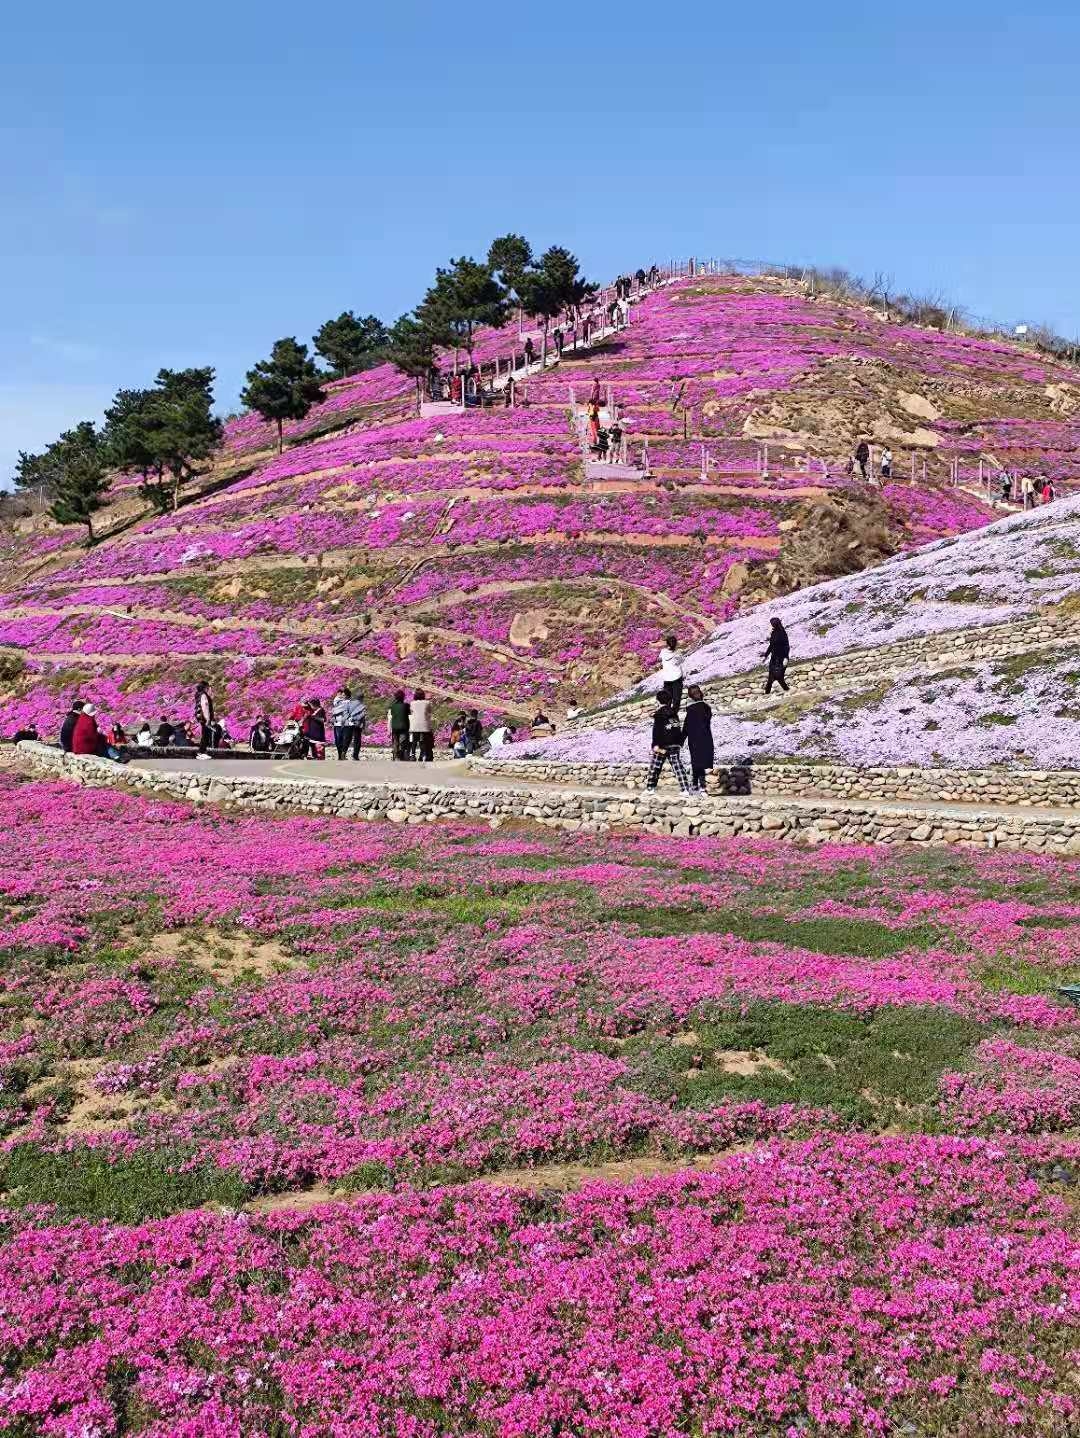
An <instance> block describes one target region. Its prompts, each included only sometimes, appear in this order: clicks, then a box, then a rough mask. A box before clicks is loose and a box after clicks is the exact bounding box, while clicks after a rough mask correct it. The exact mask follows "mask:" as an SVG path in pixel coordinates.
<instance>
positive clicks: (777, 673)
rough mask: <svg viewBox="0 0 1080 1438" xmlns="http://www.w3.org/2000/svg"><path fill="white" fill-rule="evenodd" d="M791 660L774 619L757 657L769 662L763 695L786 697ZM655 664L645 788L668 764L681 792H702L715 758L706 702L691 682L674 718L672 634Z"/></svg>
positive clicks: (678, 684) (678, 674) (678, 676)
mask: <svg viewBox="0 0 1080 1438" xmlns="http://www.w3.org/2000/svg"><path fill="white" fill-rule="evenodd" d="M790 657H791V641H790V640H789V638H788V633H787V630H786V629H785V628H784V625H783V621H782V620H780V619H778V618H775V617H774V618H773V619H771V620H770V621H769V639H768V643H767V644H766V646H765V652H764V654H763V655H762V658H763V659H765V660H766V661H767V663H768V669H767V672H766V678H765V693H766V694H771V693H772V688H773V685H774V684H779V685H780V688H781V689H782V690H783V691H784V693H785V694H786V693H788V683H787V666H788V660H789V659H790ZM659 660H660V691H659V693H658V694H657V696H656V712H655V713H654V715H653V721H652V754H651V757H650V761H649V773H648V777H647V778H646V781H645V787H646V788H647V789H655V788H656V786H657V785H658V784H659V782H660V775H661V774H662V773H663V769H664V765H665V764H669V765H670V766H671V771H672V773H673V774H674V775H675V778H676V779H677V780H678V784H679V788H680V789H681V790H682V791H683V793H684V794H692V793H697V792H702V791H704V789H705V779H706V775H707V774H708V771H709V770H710V769H711V768H712V766H713V760H714V757H715V752H714V746H713V733H712V709H711V708H710V707H709V705H708V704H707V703H706V701H705V695H704V694H703V693H702V690H701V687H700V685H698V684H691V685H690V687H689V689H688V690H687V697H688V698H689V700H690V702H689V704H688V705H687V706H686V711H685V713H684V714H683V717H682V718H681V719H680V718H679V711H680V709H681V708H682V695H683V681H684V674H683V660H682V655H681V654H680V653H679V641H678V639H677V637H676V636H675V635H674V634H669V635H667V637H666V638H665V639H664V645H663V648H662V649H661V650H660V654H659ZM684 744H685V745H686V746H687V749H688V751H689V755H690V772H689V773H687V769H686V763H685V761H684V759H683V756H682V749H683V745H684Z"/></svg>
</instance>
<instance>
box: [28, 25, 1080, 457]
mask: <svg viewBox="0 0 1080 1438" xmlns="http://www.w3.org/2000/svg"><path fill="white" fill-rule="evenodd" d="M10 10H11V11H12V12H14V13H9V14H8V15H7V16H6V18H5V22H4V32H3V41H4V43H3V46H2V49H0V182H2V190H0V193H2V195H3V200H4V203H3V216H4V218H3V223H2V224H0V275H2V278H3V282H2V285H0V299H2V303H0V480H2V479H3V477H4V476H5V475H6V474H7V473H8V472H9V470H10V466H11V462H12V461H13V459H14V457H15V453H16V451H17V450H18V449H19V448H20V447H23V448H37V447H40V446H41V445H42V444H44V443H45V442H47V441H48V440H49V439H51V438H53V437H54V436H55V434H56V433H57V432H58V431H59V430H60V429H61V428H63V427H65V426H66V425H68V424H70V423H72V422H74V421H76V420H78V419H80V418H84V417H94V416H97V415H98V414H99V413H100V411H101V408H102V407H103V405H104V404H105V403H106V402H107V401H108V398H109V397H110V395H111V394H112V393H113V392H114V391H115V390H116V389H117V388H118V387H120V386H131V385H139V384H143V383H147V382H149V381H150V380H151V379H152V377H153V375H154V373H155V372H156V370H157V369H158V368H159V367H160V366H161V365H170V366H173V365H187V364H213V365H215V366H216V368H217V371H218V377H219V383H218V395H219V400H220V407H221V409H222V411H223V412H224V411H226V410H228V409H230V408H231V407H233V406H234V404H235V401H236V395H237V392H238V390H239V388H240V385H241V383H242V380H243V374H244V371H245V370H246V369H247V368H248V367H249V365H250V364H251V363H252V362H253V361H254V360H255V359H258V358H261V357H262V356H263V355H264V353H265V352H267V351H268V350H269V348H270V345H271V343H272V342H273V341H274V340H275V339H276V338H278V337H279V336H281V335H286V334H296V335H297V336H299V337H300V338H302V339H309V338H310V336H311V334H312V333H313V331H314V330H315V329H316V328H317V327H318V326H319V324H320V323H321V322H322V321H323V320H324V319H326V318H327V317H329V316H330V315H336V314H338V313H339V312H340V311H341V310H342V309H346V308H351V309H356V310H359V311H363V312H368V311H374V312H375V313H377V314H380V315H382V316H384V317H386V318H392V317H394V316H395V315H397V314H399V313H400V312H401V311H403V310H405V309H408V308H409V307H410V306H411V305H412V304H413V303H414V302H415V301H416V300H417V299H418V298H419V296H420V294H421V293H422V291H423V289H424V287H425V285H426V283H427V281H428V279H429V278H430V275H431V273H432V271H433V270H434V267H435V265H436V264H438V263H441V262H444V261H445V260H446V259H447V258H449V257H450V256H451V255H456V254H461V253H477V254H479V253H481V252H483V250H484V249H485V248H486V246H487V243H488V241H489V240H490V239H491V238H492V236H493V235H495V234H498V233H502V232H504V231H506V230H508V229H512V230H517V231H521V232H524V233H525V234H527V235H528V236H529V237H530V238H531V239H532V240H533V242H534V244H535V245H537V246H540V247H542V246H545V245H547V244H551V243H564V244H567V245H569V246H570V247H571V248H573V249H574V250H575V251H576V252H577V253H578V254H579V256H580V257H581V259H582V261H583V263H584V265H585V267H586V268H587V270H588V271H589V272H590V273H591V274H592V275H594V276H595V277H598V278H606V277H608V276H610V275H611V274H612V273H614V272H615V271H617V270H619V269H621V268H623V267H625V266H633V265H636V264H637V263H638V262H639V261H642V260H648V259H650V258H654V257H655V258H658V259H662V258H664V257H666V256H669V255H687V254H702V255H733V256H739V257H746V258H765V259H776V260H786V259H791V260H800V261H815V262H819V263H831V264H842V265H845V266H847V267H848V268H850V269H853V270H855V271H856V272H859V273H870V274H872V273H873V272H874V271H876V270H882V271H885V272H887V273H891V274H892V275H893V276H894V277H895V280H896V281H897V283H898V284H899V285H900V286H901V287H904V288H908V289H912V290H916V291H941V292H943V293H945V294H947V295H948V296H949V297H950V298H952V299H953V300H954V301H956V302H958V303H960V304H963V305H966V306H967V307H968V308H969V309H971V310H973V311H975V312H977V313H981V314H989V315H995V316H1001V317H1002V318H1005V319H1008V320H1011V321H1019V320H1029V321H1032V322H1047V323H1050V324H1052V325H1054V326H1055V328H1057V329H1058V330H1060V331H1062V332H1063V333H1065V334H1067V335H1069V336H1073V335H1076V334H1078V333H1080V292H1078V289H1077V283H1076V277H1075V257H1076V254H1077V252H1078V249H1080V244H1078V241H1080V186H1078V185H1077V183H1076V176H1077V154H1078V145H1077V141H1078V138H1080V135H1078V131H1080V119H1078V107H1077V103H1076V95H1077V89H1078V86H1077V80H1078V67H1080V62H1078V59H1077V56H1078V55H1080V14H1078V13H1077V11H1076V10H1075V9H1074V8H1073V7H1070V6H1067V5H1066V4H1063V3H1062V4H1055V5H1046V4H1039V3H1036V4H1034V5H1030V6H1027V7H1022V6H1019V5H1017V4H1015V3H1010V4H1005V3H1002V0H982V3H979V4H974V3H967V0H961V3H949V0H938V3H935V4H928V3H924V0H905V3H904V4H902V5H897V6H890V5H881V4H878V5H874V4H868V3H865V0H864V3H859V4H854V3H847V0H844V3H833V4H826V5H824V6H821V7H818V8H817V9H815V7H813V6H808V5H807V4H806V3H805V0H802V3H799V4H794V3H787V0H772V3H770V4H769V5H762V6H755V5H740V6H737V7H727V6H719V5H715V4H714V5H700V4H698V5H681V6H680V5H669V6H657V5H648V6H646V5H639V4H632V3H625V4H621V5H614V4H610V3H607V0H593V3H590V4H580V3H575V4H568V3H565V0H547V3H545V0H534V3H528V4H518V5H502V6H495V7H477V6H475V5H471V6H470V5H460V4H458V5H454V4H446V3H440V4H437V5H435V4H429V3H421V0H394V3H393V4H379V5H377V6H372V5H370V4H365V3H364V0H360V3H355V0H354V3H352V4H338V3H324V4H312V5H309V6H304V5H297V4H290V5H286V4H283V3H280V0H261V3H259V4H253V3H248V0H218V3H216V4H213V5H211V4H208V3H205V0H187V3H185V4H184V5H182V6H179V5H151V4H147V3H145V0H142V3H139V4H134V3H131V0H107V3H106V4H104V5H86V4H85V3H84V0H80V3H77V4H76V3H72V0H59V3H53V4H51V5H25V4H24V5H18V6H15V5H13V6H11V7H10ZM474 18H476V19H477V21H478V24H477V25H476V27H475V28H473V27H472V25H471V23H470V22H471V21H472V20H473V19H474Z"/></svg>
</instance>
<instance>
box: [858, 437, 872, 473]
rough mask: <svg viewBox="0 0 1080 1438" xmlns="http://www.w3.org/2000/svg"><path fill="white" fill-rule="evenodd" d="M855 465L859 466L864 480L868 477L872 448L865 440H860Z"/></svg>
mask: <svg viewBox="0 0 1080 1438" xmlns="http://www.w3.org/2000/svg"><path fill="white" fill-rule="evenodd" d="M855 463H856V464H857V465H858V466H859V473H860V474H861V475H862V477H863V479H866V478H867V477H868V471H867V465H868V464H869V463H870V446H869V445H868V444H867V442H866V440H865V439H860V440H859V442H858V444H857V445H856V446H855Z"/></svg>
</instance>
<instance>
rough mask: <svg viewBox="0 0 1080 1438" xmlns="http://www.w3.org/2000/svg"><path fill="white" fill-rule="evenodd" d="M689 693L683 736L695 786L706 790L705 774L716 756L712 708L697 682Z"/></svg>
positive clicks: (684, 716)
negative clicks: (688, 752)
mask: <svg viewBox="0 0 1080 1438" xmlns="http://www.w3.org/2000/svg"><path fill="white" fill-rule="evenodd" d="M687 693H688V694H689V696H690V703H689V704H688V705H687V706H686V713H685V714H684V715H683V738H684V739H685V740H686V744H687V747H688V748H689V750H690V773H691V775H692V780H693V787H694V788H695V789H699V790H701V791H702V792H704V789H705V775H706V774H707V773H708V771H709V770H710V769H711V768H712V766H713V761H714V759H715V757H716V753H715V749H714V747H713V736H712V710H711V709H710V708H709V706H708V704H706V702H705V696H704V694H702V692H701V689H700V687H699V686H698V685H697V684H691V685H690V688H689V690H688V691H687Z"/></svg>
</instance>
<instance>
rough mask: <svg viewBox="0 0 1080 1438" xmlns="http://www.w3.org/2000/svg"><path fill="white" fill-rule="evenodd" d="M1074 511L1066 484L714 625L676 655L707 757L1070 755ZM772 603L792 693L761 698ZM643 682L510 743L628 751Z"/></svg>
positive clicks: (1078, 644)
mask: <svg viewBox="0 0 1080 1438" xmlns="http://www.w3.org/2000/svg"><path fill="white" fill-rule="evenodd" d="M1078 521H1080V496H1074V497H1073V498H1071V499H1066V500H1063V501H1060V502H1058V503H1056V504H1054V505H1052V506H1049V507H1046V508H1043V509H1039V510H1035V511H1033V512H1031V513H1029V514H1016V515H1013V516H1011V517H1010V518H1008V519H1002V520H999V521H997V522H996V523H995V524H993V525H991V526H990V527H988V528H986V529H983V530H980V531H977V532H974V533H969V534H965V535H962V536H960V537H959V538H956V539H951V540H940V541H938V542H937V543H935V544H931V545H929V546H927V547H926V548H925V549H921V550H919V551H917V552H916V553H914V554H910V555H905V556H900V557H898V558H895V559H892V560H889V561H888V562H886V563H884V564H882V565H880V566H878V567H877V568H875V569H871V570H868V571H867V572H865V573H863V574H858V575H852V576H850V577H848V578H846V579H842V580H838V581H830V582H827V583H824V584H818V585H815V586H812V587H811V588H809V589H806V590H803V591H801V592H800V593H798V594H795V595H791V596H788V597H787V598H786V599H784V600H782V601H779V602H774V603H772V604H769V605H762V606H760V607H758V608H756V609H752V610H749V611H747V612H746V613H745V614H743V615H741V616H740V617H739V618H737V619H735V620H733V621H731V622H729V623H727V624H724V625H721V626H720V627H719V628H718V629H717V630H716V632H715V633H714V634H713V635H712V636H711V638H710V639H709V640H708V642H707V643H706V644H704V645H702V646H701V647H700V648H699V649H697V650H696V651H695V652H694V653H693V654H692V655H691V656H689V661H688V663H687V665H686V673H687V678H688V681H689V682H695V681H696V682H698V683H700V684H702V685H703V686H704V687H705V689H706V697H707V699H708V700H709V702H710V704H711V705H712V707H713V710H714V731H715V733H716V737H717V740H718V748H719V759H720V760H721V761H724V760H726V761H732V760H736V759H740V760H741V759H748V758H749V759H753V758H759V759H760V758H766V757H773V758H776V757H780V758H783V757H793V756H796V755H797V756H798V757H799V758H800V759H803V760H806V759H834V760H841V761H844V762H846V763H851V764H856V765H866V764H874V763H879V764H896V765H954V766H964V767H973V768H978V767H982V766H985V765H990V764H997V763H1006V762H1007V763H1014V764H1017V763H1018V764H1026V765H1028V766H1030V767H1032V768H1036V769H1042V768H1074V767H1075V766H1076V761H1077V755H1078V754H1080V703H1078V702H1077V685H1078V682H1080V526H1078ZM774 613H775V614H777V615H779V616H780V617H781V618H782V620H783V622H784V625H785V627H786V629H787V631H788V633H789V635H790V637H791V643H792V660H793V668H792V669H791V670H790V671H789V682H790V686H791V692H790V693H789V694H783V693H781V692H780V691H779V690H776V689H774V691H773V693H772V694H771V695H770V696H766V695H765V694H764V693H763V692H762V691H763V684H762V679H763V669H762V660H761V653H762V650H763V648H764V646H765V641H766V638H767V635H768V630H769V618H770V616H771V615H772V614H774ZM655 688H656V681H655V680H653V681H649V682H647V683H646V684H645V685H642V686H639V688H638V689H637V690H635V691H634V692H632V693H630V694H627V695H625V696H623V697H622V699H621V700H618V701H616V702H615V703H613V704H611V705H609V706H608V707H607V708H606V709H604V710H603V711H601V712H599V713H597V714H593V715H590V716H588V717H586V718H583V719H582V720H581V721H580V722H579V723H578V724H577V725H576V726H571V730H570V731H568V732H567V733H565V734H563V735H561V736H559V737H558V738H556V739H554V740H550V741H547V742H546V743H545V744H541V745H537V744H530V745H527V746H526V745H517V746H515V752H516V753H518V754H520V753H537V752H542V753H546V754H549V755H551V756H553V757H555V756H557V757H559V758H566V759H596V760H610V761H622V760H629V759H634V760H643V759H644V758H646V757H647V753H648V715H649V713H651V710H652V705H653V699H652V692H651V691H653V690H654V689H655Z"/></svg>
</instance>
